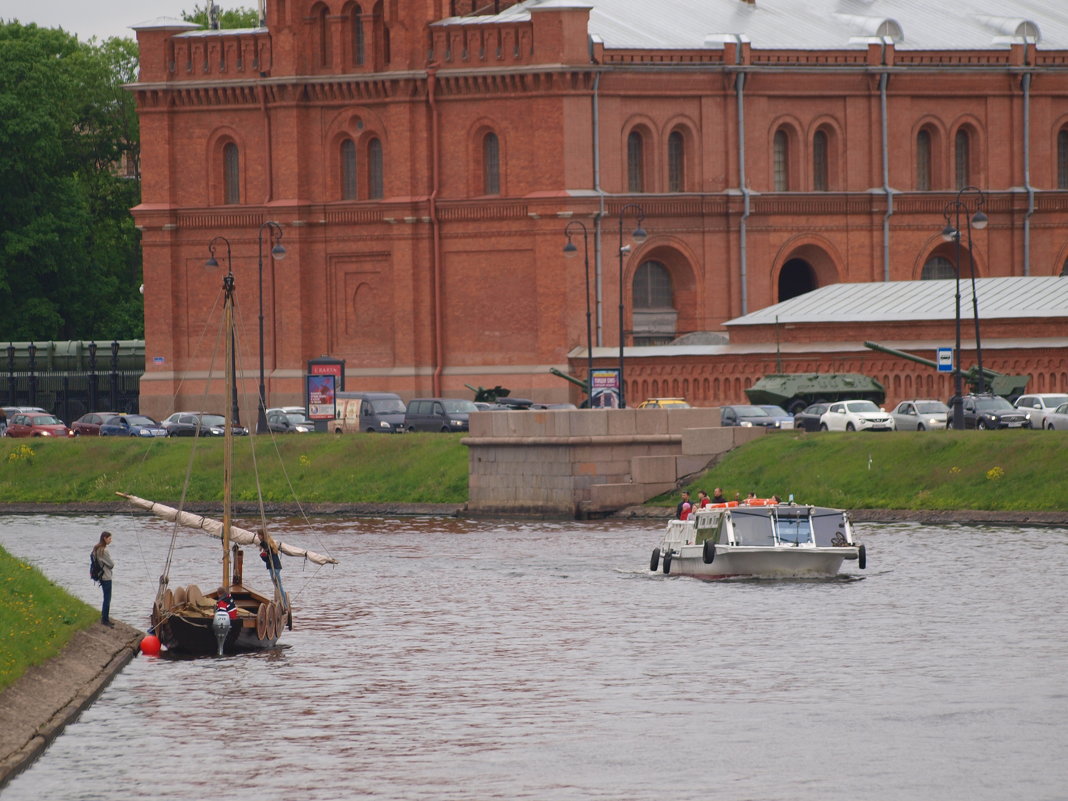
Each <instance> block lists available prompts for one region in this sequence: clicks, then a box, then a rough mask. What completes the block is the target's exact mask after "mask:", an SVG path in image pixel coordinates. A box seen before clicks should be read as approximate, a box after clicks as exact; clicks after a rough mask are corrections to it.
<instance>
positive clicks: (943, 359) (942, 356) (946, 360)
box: [937, 348, 953, 373]
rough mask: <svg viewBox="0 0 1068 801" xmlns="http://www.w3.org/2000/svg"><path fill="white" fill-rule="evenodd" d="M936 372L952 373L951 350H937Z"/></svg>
mask: <svg viewBox="0 0 1068 801" xmlns="http://www.w3.org/2000/svg"><path fill="white" fill-rule="evenodd" d="M937 361H938V372H940V373H952V372H953V348H939V349H938V359H937Z"/></svg>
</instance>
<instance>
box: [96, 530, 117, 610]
mask: <svg viewBox="0 0 1068 801" xmlns="http://www.w3.org/2000/svg"><path fill="white" fill-rule="evenodd" d="M109 545H111V532H110V531H104V532H102V533H101V534H100V540H99V541H98V542H97V544H96V545H94V546H93V555H94V556H95V557H96V561H98V562H99V563H100V568H101V570H100V589H101V590H103V592H104V602H103V603H102V604H101V606H100V622H101V623H103V624H104V625H105V626H112V627H113V626H114V625H115V624H114V623H112V622H111V569H112V568H113V567H115V561H114V560H113V559H112V558H111V554H110V553H108V546H109Z"/></svg>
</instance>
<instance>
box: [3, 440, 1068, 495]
mask: <svg viewBox="0 0 1068 801" xmlns="http://www.w3.org/2000/svg"><path fill="white" fill-rule="evenodd" d="M461 439H462V435H460V434H412V435H404V436H388V437H384V436H378V435H359V436H354V435H347V436H335V435H308V436H304V435H300V436H289V437H279V438H277V439H275V440H271V439H269V438H266V437H252V438H240V440H239V441H238V443H237V445H236V446H235V453H236V462H237V466H236V469H235V493H234V494H235V498H236V499H237V500H242V501H252V500H255V497H256V491H255V483H254V481H253V479H252V472H251V466H252V450H251V448H250V446H251V445H253V444H254V445H255V446H256V447H255V459H256V463H257V465H258V468H259V472H260V482H261V486H262V488H263V494H264V498H265V500H266V501H268V502H274V503H285V502H291V501H293V500H299V501H301V502H302V503H341V504H359V503H393V504H403V503H417V502H424V503H447V504H462V503H464V502H465V501H466V500H467V470H468V463H467V448H466V447H464V446H463V445H462V444H461V442H460V440H461ZM192 447H193V442H192V440H186V439H169V440H150V441H144V440H137V439H118V438H105V439H98V438H81V439H77V440H73V441H58V442H57V441H49V440H42V439H35V440H13V439H7V438H0V510H2V504H3V503H4V502H8V503H20V502H21V503H79V502H99V501H114V500H116V496H115V494H114V493H115V491H116V490H119V491H123V492H130V493H133V494H135V495H140V496H142V497H145V498H151V499H153V500H159V501H164V502H166V501H175V500H178V499H179V497H180V496H181V491H182V483H183V481H184V478H185V475H186V470H187V467H188V465H189V459H190V451H191V449H192ZM1066 457H1068V433H1066V432H1060V431H960V432H957V431H945V432H925V433H910V432H897V433H894V434H864V433H861V434H830V433H824V434H803V433H800V432H782V433H777V434H770V435H768V436H765V437H761V438H760V439H758V440H757V441H755V442H753V443H751V444H749V445H747V446H745V447H743V448H739V449H738V450H736V451H734V452H732V453H730V454H728V455H727V456H726V457H725V458H724V459H723V460H722V461H721V462H720V463H719V464H717V465H716V466H715V467H713V469H711V470H710V471H708V473H706V474H704V475H702V476H700V477H699V478H697V479H696V480H694V481H693V482H692V483H691V484H690V485H689V486H690V487H691V488H693V489H696V488H698V487H700V488H703V489H706V490H708V491H711V490H712V489H714V488H715V487H717V486H719V487H722V488H723V489H724V490H725V491H726V492H727V494H728V496H729V497H732V496H733V494H734V493H735V492H739V493H741V494H742V495H745V494H746V493H748V492H749V491H750V490H752V491H754V492H756V493H757V494H758V495H760V496H770V495H773V494H777V495H780V496H782V497H783V498H786V497H787V496H789V495H790V494H791V493H793V495H794V496H795V497H796V498H797V500H799V501H805V502H808V503H820V504H828V505H835V506H844V507H848V508H856V509H865V508H868V509H933V510H942V509H945V510H951V509H978V510H1005V511H1015V510H1026V511H1059V510H1066V509H1068V471H1065V470H1062V469H1061V468H1060V466H1061V465H1063V464H1064V463H1065V461H1066ZM221 464H222V442H221V441H219V440H217V439H208V440H203V441H201V442H200V443H199V444H198V445H197V455H196V465H195V468H194V469H193V470H192V473H191V481H190V486H189V493H188V496H187V500H189V501H191V502H199V501H219V500H221V488H220V486H219V483H220V480H219V476H220V475H221ZM290 486H292V488H293V489H292V491H291V490H290ZM676 500H677V498H676V497H675V494H674V493H670V494H667V495H664V496H662V497H661V498H658V499H653V500H652V501H650V503H654V504H659V505H672V504H674V503H675V501H676Z"/></svg>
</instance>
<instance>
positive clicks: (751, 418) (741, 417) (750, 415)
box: [719, 404, 794, 428]
mask: <svg viewBox="0 0 1068 801" xmlns="http://www.w3.org/2000/svg"><path fill="white" fill-rule="evenodd" d="M776 408H778V407H776ZM779 411H780V412H782V409H779ZM782 414H783V415H784V417H785V419H786V420H788V421H789V425H785V426H784V425H783V418H782V417H779V416H778V415H772V414H769V413H768V410H767V409H765V408H763V407H762V406H751V405H749V404H739V405H737V406H722V407H720V410H719V424H720V425H721V426H744V427H750V426H761V427H763V428H793V427H794V418H792V417H790V416H789V415H787V414H786V412H782Z"/></svg>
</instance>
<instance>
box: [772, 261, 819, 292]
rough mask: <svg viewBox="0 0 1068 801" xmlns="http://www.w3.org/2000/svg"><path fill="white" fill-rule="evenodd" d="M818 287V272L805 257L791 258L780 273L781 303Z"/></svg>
mask: <svg viewBox="0 0 1068 801" xmlns="http://www.w3.org/2000/svg"><path fill="white" fill-rule="evenodd" d="M816 287H817V284H816V273H815V272H813V270H812V267H811V265H809V263H808V262H807V261H805V260H804V259H790V261H788V262H786V264H784V265H783V266H782V271H781V272H780V273H779V300H778V302H779V303H782V302H783V301H784V300H789V299H790V298H796V297H797V296H798V295H804V294H805V293H806V292H811V291H812V290H813V289H815V288H816Z"/></svg>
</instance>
